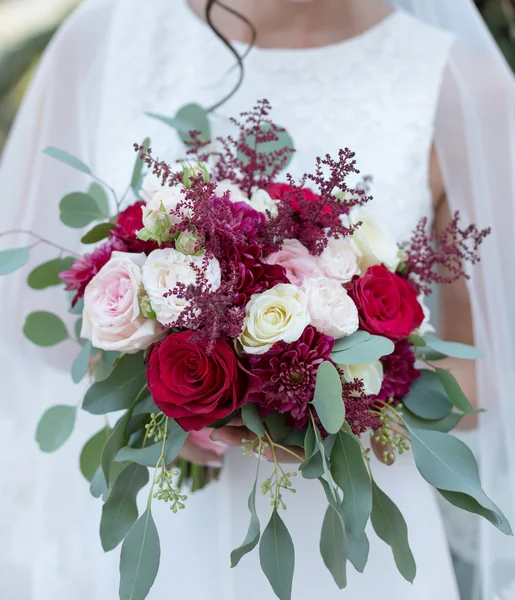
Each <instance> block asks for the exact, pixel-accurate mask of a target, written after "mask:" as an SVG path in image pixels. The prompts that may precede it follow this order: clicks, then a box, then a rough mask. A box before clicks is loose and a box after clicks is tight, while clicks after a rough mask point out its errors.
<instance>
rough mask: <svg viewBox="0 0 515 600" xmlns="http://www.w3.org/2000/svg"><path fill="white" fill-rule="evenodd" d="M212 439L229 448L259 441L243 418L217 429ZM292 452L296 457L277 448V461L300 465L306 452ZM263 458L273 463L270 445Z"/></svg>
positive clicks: (294, 450) (299, 450)
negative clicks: (246, 425)
mask: <svg viewBox="0 0 515 600" xmlns="http://www.w3.org/2000/svg"><path fill="white" fill-rule="evenodd" d="M211 439H212V440H213V441H214V442H217V443H221V442H222V443H225V444H227V445H228V446H236V447H238V446H240V447H241V446H244V445H247V444H248V442H250V441H253V440H257V437H256V434H254V433H252V431H250V429H247V427H245V425H244V423H243V420H242V419H241V418H236V419H233V420H232V421H230V422H229V423H227V425H225V426H224V427H220V428H219V429H215V430H214V431H213V432H212V433H211ZM291 452H293V453H294V454H295V455H296V456H294V455H293V454H291V453H290V452H288V451H287V450H283V449H282V448H280V447H278V446H275V447H274V453H275V457H276V459H277V460H278V461H279V462H281V463H297V464H298V463H300V462H302V461H304V460H305V454H304V450H303V449H302V448H297V447H294V448H293V447H292V449H291ZM263 457H264V458H266V459H267V460H270V461H273V454H272V449H271V448H270V446H269V445H268V446H267V447H266V449H265V451H264V453H263Z"/></svg>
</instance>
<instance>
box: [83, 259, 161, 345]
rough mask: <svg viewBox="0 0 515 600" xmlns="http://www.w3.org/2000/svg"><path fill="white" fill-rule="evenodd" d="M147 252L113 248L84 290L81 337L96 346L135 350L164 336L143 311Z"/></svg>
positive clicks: (157, 324)
mask: <svg viewBox="0 0 515 600" xmlns="http://www.w3.org/2000/svg"><path fill="white" fill-rule="evenodd" d="M145 260H146V256H145V254H130V253H127V252H113V254H112V255H111V258H110V259H109V261H108V262H107V264H105V265H104V266H103V267H102V268H101V269H100V271H99V272H98V273H97V274H96V275H95V277H93V279H92V280H91V281H90V282H89V284H88V285H87V287H86V291H85V293H84V311H83V313H82V319H83V321H82V331H81V337H82V338H85V339H88V340H91V342H92V344H93V346H95V348H100V349H102V350H116V351H118V352H127V353H128V354H133V353H135V352H139V351H140V350H144V349H145V348H148V346H150V345H151V344H153V343H154V342H156V341H157V340H159V339H160V338H161V337H162V336H163V332H162V331H161V326H160V324H159V323H158V322H157V321H155V320H153V319H145V318H143V317H142V316H141V314H140V305H139V294H140V287H141V266H142V265H143V263H144V262H145Z"/></svg>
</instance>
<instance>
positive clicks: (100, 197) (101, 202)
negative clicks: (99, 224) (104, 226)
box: [88, 182, 110, 217]
mask: <svg viewBox="0 0 515 600" xmlns="http://www.w3.org/2000/svg"><path fill="white" fill-rule="evenodd" d="M88 194H89V195H90V196H91V197H92V198H93V199H94V200H95V202H96V203H97V206H98V210H99V211H100V212H101V213H102V215H103V216H104V217H108V216H109V212H110V211H109V198H108V197H107V193H106V191H105V189H104V187H103V186H101V185H100V184H98V183H96V182H93V183H92V184H91V185H90V186H89V189H88Z"/></svg>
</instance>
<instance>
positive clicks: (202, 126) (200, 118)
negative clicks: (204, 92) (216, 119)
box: [175, 103, 211, 144]
mask: <svg viewBox="0 0 515 600" xmlns="http://www.w3.org/2000/svg"><path fill="white" fill-rule="evenodd" d="M175 118H176V119H177V121H178V122H183V123H188V124H190V126H189V128H188V131H184V130H182V129H179V128H177V132H178V134H179V137H180V138H181V140H182V141H183V143H184V144H187V143H189V142H190V141H191V136H190V131H198V132H200V139H201V140H203V141H205V142H207V141H209V140H210V139H211V127H210V125H209V119H208V115H207V112H206V110H205V108H203V107H202V106H200V104H195V103H192V104H186V105H185V106H182V107H181V108H180V109H179V110H178V111H177V114H176V115H175Z"/></svg>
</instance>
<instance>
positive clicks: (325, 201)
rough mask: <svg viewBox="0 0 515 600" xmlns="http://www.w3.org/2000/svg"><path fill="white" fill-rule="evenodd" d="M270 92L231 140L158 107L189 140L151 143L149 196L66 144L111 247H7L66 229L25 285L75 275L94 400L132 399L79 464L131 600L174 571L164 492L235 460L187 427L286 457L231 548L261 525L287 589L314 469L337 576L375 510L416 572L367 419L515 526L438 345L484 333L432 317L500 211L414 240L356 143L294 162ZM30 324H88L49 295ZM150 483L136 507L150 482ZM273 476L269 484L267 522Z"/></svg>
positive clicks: (30, 329) (20, 254) (272, 568)
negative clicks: (396, 220) (163, 145)
mask: <svg viewBox="0 0 515 600" xmlns="http://www.w3.org/2000/svg"><path fill="white" fill-rule="evenodd" d="M269 112H270V106H269V105H268V103H267V102H266V101H262V102H260V103H258V104H257V106H256V107H255V108H254V109H252V110H251V111H250V112H248V113H245V114H243V115H242V116H241V120H234V125H235V131H236V133H235V135H234V136H229V137H227V138H224V139H219V140H218V141H217V142H216V143H215V144H214V143H211V142H210V141H209V138H210V135H209V123H208V120H207V117H206V115H205V113H204V112H203V111H202V109H201V108H200V107H199V106H197V105H189V106H187V107H184V108H183V109H181V111H179V113H178V115H176V117H175V118H173V119H169V118H165V117H161V116H158V115H153V116H154V117H157V118H159V119H161V120H162V121H164V122H166V123H168V124H169V125H171V126H173V127H175V128H176V129H177V130H178V131H179V133H180V135H181V137H182V139H183V140H184V142H185V143H186V145H187V147H188V154H187V159H186V160H184V161H182V162H179V163H177V164H174V165H168V164H166V163H164V162H160V161H159V160H157V159H156V158H154V156H153V154H152V151H151V149H150V147H149V146H150V142H149V140H145V141H144V143H143V144H141V145H137V146H136V151H137V160H136V164H135V167H134V170H133V175H132V180H131V182H130V186H129V190H130V191H131V193H132V196H133V197H134V199H135V202H133V203H132V204H130V205H129V206H128V207H126V208H124V209H123V210H122V208H121V207H122V205H123V204H124V202H125V198H121V199H119V198H118V197H117V196H116V193H115V192H114V191H113V190H111V188H109V186H107V185H106V184H104V183H103V182H101V181H98V180H96V178H95V176H94V174H93V173H91V171H90V169H89V167H88V166H87V165H85V164H84V163H83V162H82V161H80V160H79V159H78V158H76V157H74V156H72V155H70V154H68V153H66V152H64V151H63V150H59V149H56V148H47V149H46V150H45V152H46V153H47V154H48V155H50V156H52V157H53V158H55V159H57V160H60V161H62V162H64V163H66V164H67V165H68V166H70V167H73V168H75V169H77V170H79V171H81V172H83V173H87V174H89V175H91V177H92V178H93V179H94V180H95V181H94V182H93V183H92V184H91V186H90V188H89V189H88V191H87V192H86V193H84V192H73V193H70V194H68V195H67V196H65V197H64V198H63V199H62V200H61V202H60V214H61V220H62V221H63V223H64V224H65V225H67V226H69V227H74V228H77V229H82V228H84V227H86V226H88V225H91V224H93V227H92V228H91V229H90V230H89V231H88V232H87V233H85V234H84V235H83V236H82V238H81V241H82V243H83V244H86V245H87V244H98V245H97V246H96V248H95V249H94V250H93V251H92V252H91V253H87V254H84V255H83V256H80V257H75V256H73V253H69V254H70V256H69V257H68V256H64V257H63V253H64V254H66V251H65V249H62V248H59V246H58V245H56V244H55V242H54V241H53V240H51V239H50V240H47V239H44V238H41V237H39V236H37V235H35V234H33V233H32V234H31V235H33V236H34V238H35V243H34V244H33V245H32V246H29V247H21V248H14V249H11V250H6V251H3V252H0V274H2V275H7V274H9V273H11V272H13V271H15V270H17V269H20V268H22V267H23V266H24V265H25V264H26V263H27V261H28V259H29V256H30V252H31V250H32V248H33V247H34V246H35V245H36V244H37V243H48V244H50V245H52V246H56V247H57V248H58V249H59V252H60V253H59V256H58V257H57V258H56V259H54V260H51V261H49V262H46V263H44V264H42V265H40V266H39V267H37V268H36V269H34V270H33V271H32V272H31V273H30V275H29V277H28V284H29V286H30V287H31V288H33V289H44V288H48V287H51V286H55V285H58V284H60V283H65V284H66V290H67V291H68V292H70V293H71V294H72V299H71V308H70V312H72V313H73V314H75V315H77V316H78V319H77V323H76V327H75V338H76V339H77V341H78V342H79V344H80V346H81V350H80V352H79V354H78V356H77V358H76V360H75V362H74V363H73V367H72V373H71V375H72V378H73V380H74V381H75V382H77V383H78V382H80V381H82V380H83V379H84V378H86V377H88V378H89V379H90V380H91V382H92V384H91V386H90V387H89V389H88V390H87V392H86V394H85V397H84V400H83V403H82V409H83V410H85V411H87V412H89V413H91V414H94V415H99V416H103V415H107V414H110V413H117V414H118V416H119V418H118V420H117V421H116V423H115V424H114V426H113V427H110V426H108V425H104V426H103V427H102V428H101V429H100V430H99V432H98V433H97V434H96V435H94V436H93V437H92V438H91V439H90V440H89V441H87V443H86V444H85V446H84V449H83V451H82V454H81V458H80V466H81V470H82V473H83V474H84V476H85V478H86V479H87V480H88V481H89V482H90V487H91V493H92V494H93V495H94V496H95V497H102V499H103V501H104V506H103V510H102V518H101V523H100V537H101V541H102V546H103V548H104V550H105V551H110V550H112V549H114V548H115V547H117V546H118V545H119V544H122V549H121V558H120V574H121V582H120V598H121V599H122V600H128V599H132V600H136V599H140V600H143V599H144V598H145V597H146V596H147V594H148V592H149V590H150V588H151V587H152V584H153V582H154V579H155V577H156V575H157V571H158V568H159V557H160V541H159V536H158V532H157V529H156V526H155V523H154V520H153V517H152V502H153V500H162V501H164V502H167V503H169V505H170V507H171V509H172V511H173V512H174V513H175V512H177V511H179V510H182V509H184V508H185V507H186V503H187V502H186V501H187V494H188V493H189V492H188V491H186V490H189V491H195V490H196V489H199V488H201V487H203V486H204V485H207V484H208V483H209V482H210V481H212V480H216V478H217V477H218V474H219V470H218V469H212V468H207V467H203V466H200V465H196V464H193V463H192V462H189V461H188V460H186V459H185V458H184V457H182V456H181V449H182V448H183V446H184V444H185V443H193V444H199V445H202V444H204V445H205V444H209V435H210V432H211V431H212V430H213V428H217V427H221V426H224V425H225V424H227V423H228V422H229V421H231V420H233V419H240V420H241V422H242V423H243V424H244V425H245V426H246V428H247V430H248V436H247V439H245V440H243V452H244V454H248V455H250V456H251V457H252V456H253V455H257V456H258V458H259V457H262V456H265V457H266V458H268V460H270V461H271V462H272V463H273V465H274V467H273V471H272V475H271V477H269V478H267V479H265V480H264V481H261V479H260V471H259V465H260V462H259V460H258V461H257V462H256V479H255V483H254V486H253V488H252V490H251V491H250V497H249V502H248V507H249V510H250V525H249V528H248V531H247V534H246V536H245V538H244V541H243V543H242V545H241V546H240V547H239V548H237V549H235V550H234V551H233V552H232V554H231V565H232V566H233V567H234V566H236V565H237V564H238V563H239V561H240V560H241V559H242V558H243V557H244V556H245V555H246V554H247V553H249V552H250V551H252V550H253V549H254V548H255V547H256V546H257V545H258V544H259V552H260V559H261V566H262V568H263V571H264V573H265V574H266V576H267V577H268V579H269V581H270V584H271V586H272V588H273V590H274V592H275V594H276V595H277V597H278V598H280V599H281V600H287V599H289V598H291V589H292V580H293V572H294V546H293V541H292V539H291V537H290V534H289V533H288V530H287V528H286V525H285V524H284V522H283V520H282V518H281V511H282V510H284V509H285V508H286V497H287V494H288V493H289V492H291V491H292V490H293V489H294V478H295V476H299V475H300V476H302V477H304V478H306V479H312V480H318V481H313V485H316V484H319V485H322V487H323V489H324V491H325V495H326V497H327V505H328V507H327V512H326V515H325V519H324V522H323V526H322V532H321V539H320V552H321V554H322V557H323V560H324V562H325V564H326V566H327V568H328V569H329V571H330V572H331V574H332V575H333V577H334V580H335V582H336V584H337V585H338V586H339V587H340V588H343V587H345V586H346V569H347V563H348V562H350V563H351V565H352V566H353V567H354V568H355V569H357V570H358V571H363V570H364V569H365V565H366V562H367V558H368V549H369V544H368V538H367V535H366V528H367V524H368V523H369V521H371V525H372V527H373V529H374V530H375V532H376V534H377V535H378V537H379V538H381V539H382V540H383V541H384V542H385V543H387V544H388V545H389V546H391V549H392V552H393V555H394V558H395V562H396V564H397V567H398V569H399V571H400V574H401V575H402V576H403V577H404V578H406V579H407V580H408V581H413V579H414V578H415V575H416V566H415V559H414V557H413V555H412V553H411V550H410V547H409V543H408V531H407V527H406V523H405V521H404V519H403V516H402V514H401V513H400V511H399V509H398V508H397V507H396V506H395V504H394V503H393V502H392V501H391V500H390V499H389V498H388V497H387V496H386V494H385V493H384V492H383V491H382V490H381V489H379V487H378V486H377V485H376V483H375V482H374V478H373V475H372V470H371V468H370V462H371V460H372V458H371V457H370V456H369V452H368V451H367V450H366V449H365V446H364V444H363V441H362V440H363V436H364V435H365V434H366V433H370V434H371V435H372V437H373V438H374V439H375V440H376V442H377V443H379V444H381V445H382V447H383V448H384V455H383V459H384V460H385V462H391V461H392V460H393V458H395V455H396V454H397V453H403V452H405V451H407V450H411V451H412V452H413V456H414V460H415V463H416V465H417V467H418V469H419V471H420V474H421V476H422V477H423V478H424V479H426V480H427V481H428V482H429V483H430V484H431V485H433V486H434V487H435V488H436V489H437V490H438V492H439V493H440V494H441V495H442V496H443V497H444V498H445V499H446V500H448V501H449V502H450V503H452V504H454V505H455V506H457V507H459V508H461V509H463V510H467V511H469V512H473V513H476V514H479V515H481V516H482V517H484V518H486V519H488V520H489V521H490V522H491V523H492V524H493V525H495V526H496V527H498V528H499V529H500V530H501V531H502V532H504V533H506V534H511V529H510V525H509V524H508V522H507V520H506V518H505V517H504V515H503V514H502V512H501V511H500V510H499V508H498V507H497V506H496V505H495V504H494V503H493V502H492V501H491V500H490V499H489V498H488V497H487V496H486V494H485V493H484V491H483V490H482V488H481V483H480V480H479V474H478V468H477V465H476V461H475V459H474V456H473V454H472V452H471V451H470V450H469V449H468V448H467V446H466V445H465V444H463V443H462V442H461V441H459V440H458V439H457V438H455V437H453V436H452V435H450V434H449V433H450V432H451V431H452V430H453V429H454V428H455V427H456V426H457V425H458V424H459V422H460V421H461V419H462V418H463V417H464V416H465V415H473V414H474V413H475V412H476V410H475V409H474V408H473V407H472V406H471V404H470V402H469V401H468V399H467V398H466V396H465V395H464V393H463V392H462V390H461V389H460V386H459V384H458V382H457V381H456V379H455V378H454V376H453V375H452V374H451V373H450V372H449V371H448V370H446V369H443V368H440V367H439V366H438V361H439V360H441V359H443V358H445V357H448V356H451V357H457V358H461V359H469V360H474V359H476V358H478V357H479V356H480V353H479V351H478V350H476V349H475V348H473V347H471V346H466V345H463V344H459V343H453V342H449V341H442V340H439V339H438V338H437V337H435V335H434V334H433V330H432V328H431V326H430V324H429V316H428V311H427V309H426V307H425V304H424V297H425V296H426V295H427V294H428V293H429V292H430V286H431V284H434V283H441V284H449V283H452V282H454V281H456V280H457V279H459V278H460V277H466V271H465V264H466V262H467V261H468V262H471V263H474V262H476V261H477V260H479V257H478V249H479V246H480V244H481V242H482V241H483V239H484V238H485V236H486V235H487V234H488V231H487V230H484V231H478V230H477V229H476V228H475V227H474V226H469V227H466V228H463V227H462V226H461V225H460V218H459V215H458V214H456V215H455V216H454V217H453V219H452V221H451V222H450V223H449V225H448V227H447V228H446V229H445V231H444V233H443V234H442V235H441V236H439V237H438V238H435V236H432V235H429V234H428V233H427V230H428V228H427V223H426V222H425V221H422V222H421V223H420V225H419V226H418V227H417V229H416V231H415V232H414V234H413V237H412V239H411V241H409V242H407V243H405V244H402V245H399V244H398V243H397V242H396V241H395V240H394V239H393V238H392V237H391V235H390V234H389V232H388V231H387V230H385V229H384V228H383V227H382V226H381V224H380V223H377V222H376V221H375V220H374V218H373V216H372V214H371V212H370V211H369V210H368V206H367V205H368V203H369V202H370V201H371V198H370V197H369V196H368V195H367V194H368V192H367V186H366V185H362V186H361V187H358V188H355V189H352V188H351V187H350V186H349V185H348V183H347V181H348V177H349V175H351V174H353V173H358V171H357V169H356V162H355V160H354V154H353V153H352V152H351V151H350V150H348V149H343V150H341V151H340V152H339V153H338V155H337V156H336V157H334V158H333V157H330V156H326V157H324V158H319V159H317V162H316V165H315V170H314V172H313V173H312V174H307V175H305V176H304V178H303V179H302V180H301V181H300V182H296V181H294V180H293V178H292V177H290V176H287V177H286V178H285V179H284V180H283V181H279V176H280V173H281V172H282V171H283V170H284V168H285V167H286V166H287V164H288V162H289V160H290V158H291V154H292V152H293V150H292V147H291V139H290V138H289V136H288V135H287V133H286V132H285V131H284V130H282V129H281V128H279V127H277V125H275V124H274V123H273V122H272V121H271V120H270V119H269ZM108 194H112V196H113V198H114V199H115V200H116V202H115V204H116V212H115V214H111V212H110V208H109V202H108ZM437 267H443V268H444V270H443V271H441V270H437ZM442 272H443V273H445V274H444V275H442V274H441V273H442ZM24 333H25V335H26V336H27V338H28V339H29V340H31V341H32V342H34V343H35V344H38V345H40V346H52V345H55V344H58V343H60V342H62V341H64V340H65V339H68V338H69V337H70V334H69V333H68V331H67V328H66V326H65V324H64V322H63V321H62V319H61V318H60V317H59V316H58V315H55V314H52V313H48V312H35V313H32V314H30V315H28V317H27V319H26V322H25V325H24ZM421 366H422V368H420V367H421ZM120 413H121V415H120ZM75 417H76V409H75V408H74V407H73V406H65V405H59V406H55V407H53V408H50V409H49V410H48V411H47V412H46V413H45V414H44V415H43V417H42V419H41V421H40V423H39V426H38V429H37V432H36V438H37V441H38V443H39V445H40V447H41V449H42V450H43V451H45V452H51V451H54V450H57V449H58V448H59V447H60V446H62V445H63V444H64V442H65V441H66V440H67V438H68V437H69V435H70V434H71V432H72V429H73V426H74V423H75ZM284 453H287V454H289V455H291V456H292V458H293V459H295V460H297V461H298V465H299V466H298V470H297V469H296V470H295V471H290V470H286V469H285V467H284V464H282V463H281V461H280V460H279V458H278V456H284ZM250 460H251V458H249V468H251V464H250ZM149 469H151V473H152V474H151V476H150V477H149ZM392 476H393V474H392ZM213 485H216V484H214V483H213ZM146 486H148V488H149V489H148V502H147V505H146V508H145V510H144V512H143V514H141V515H139V516H138V509H137V506H136V497H137V495H138V493H139V492H140V491H141V490H142V489H143V488H144V487H146ZM258 486H259V488H258ZM258 489H261V492H262V493H263V494H265V495H268V496H269V497H270V503H271V517H270V520H269V523H268V525H267V526H266V527H265V528H264V530H263V532H262V533H261V526H260V519H259V517H258V514H257V511H256V494H257V493H258ZM242 535H243V532H242Z"/></svg>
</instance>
